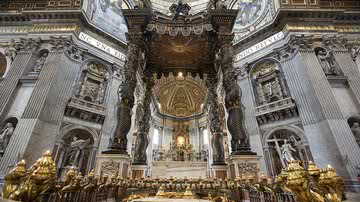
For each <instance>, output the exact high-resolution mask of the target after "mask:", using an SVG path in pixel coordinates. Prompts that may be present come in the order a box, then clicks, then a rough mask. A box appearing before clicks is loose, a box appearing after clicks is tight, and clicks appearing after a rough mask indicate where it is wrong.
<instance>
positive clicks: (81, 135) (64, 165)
mask: <svg viewBox="0 0 360 202" xmlns="http://www.w3.org/2000/svg"><path fill="white" fill-rule="evenodd" d="M62 132H63V133H62V136H61V137H59V138H58V140H57V143H56V145H55V147H54V152H53V153H54V156H55V158H54V159H55V161H56V163H57V165H58V170H59V175H60V176H62V175H63V174H64V173H66V172H67V170H68V169H69V168H70V167H75V169H76V170H77V171H79V172H81V173H82V174H83V175H84V174H86V173H88V172H89V171H90V170H92V169H93V168H94V161H95V156H96V151H97V147H98V138H97V135H94V131H92V130H90V129H88V128H86V127H70V128H66V129H63V130H62Z"/></svg>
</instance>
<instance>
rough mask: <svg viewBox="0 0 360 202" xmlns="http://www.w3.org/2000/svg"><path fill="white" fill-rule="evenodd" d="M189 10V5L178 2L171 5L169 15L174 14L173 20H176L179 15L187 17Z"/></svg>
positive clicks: (180, 0)
mask: <svg viewBox="0 0 360 202" xmlns="http://www.w3.org/2000/svg"><path fill="white" fill-rule="evenodd" d="M190 9H191V7H190V6H189V4H187V3H183V2H182V0H179V1H178V3H177V4H172V5H171V6H170V8H169V10H170V11H171V13H174V14H175V15H174V18H173V20H176V19H177V18H178V17H179V16H180V14H181V13H182V15H183V16H188V15H189V11H190Z"/></svg>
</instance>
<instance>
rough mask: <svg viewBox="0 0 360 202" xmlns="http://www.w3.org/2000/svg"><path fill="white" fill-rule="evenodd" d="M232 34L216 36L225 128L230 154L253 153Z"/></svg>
mask: <svg viewBox="0 0 360 202" xmlns="http://www.w3.org/2000/svg"><path fill="white" fill-rule="evenodd" d="M233 38H234V35H233V34H224V35H219V36H218V41H219V43H218V45H219V47H220V56H221V61H220V64H221V67H222V70H223V86H224V89H225V107H226V110H227V112H228V119H227V128H228V130H229V132H230V135H231V150H232V153H231V154H232V155H239V154H255V153H254V152H252V151H251V149H250V142H249V137H248V134H247V132H246V130H245V120H244V109H243V108H244V107H243V105H242V104H241V89H240V87H239V85H238V82H237V76H236V73H235V71H234V67H233V56H234V51H233V47H232V40H233Z"/></svg>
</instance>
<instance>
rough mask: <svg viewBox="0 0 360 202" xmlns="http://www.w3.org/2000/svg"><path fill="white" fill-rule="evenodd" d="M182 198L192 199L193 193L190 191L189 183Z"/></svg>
mask: <svg viewBox="0 0 360 202" xmlns="http://www.w3.org/2000/svg"><path fill="white" fill-rule="evenodd" d="M182 198H184V199H193V198H194V194H193V193H192V191H191V188H190V185H188V186H187V187H186V190H185V193H184V195H183V197H182Z"/></svg>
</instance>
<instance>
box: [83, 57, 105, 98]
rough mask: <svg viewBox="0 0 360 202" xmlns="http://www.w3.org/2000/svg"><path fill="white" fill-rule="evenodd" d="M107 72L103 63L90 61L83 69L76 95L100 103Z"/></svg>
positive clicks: (103, 94) (103, 93)
mask: <svg viewBox="0 0 360 202" xmlns="http://www.w3.org/2000/svg"><path fill="white" fill-rule="evenodd" d="M108 78H109V73H108V72H107V69H106V67H105V66H104V65H102V64H99V63H96V62H92V63H89V64H88V65H87V66H86V68H85V69H84V70H83V78H82V80H81V81H80V89H79V92H78V93H77V96H78V97H79V98H81V99H83V100H86V101H89V102H93V103H96V104H102V103H103V102H104V96H105V90H106V86H107V81H108Z"/></svg>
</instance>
